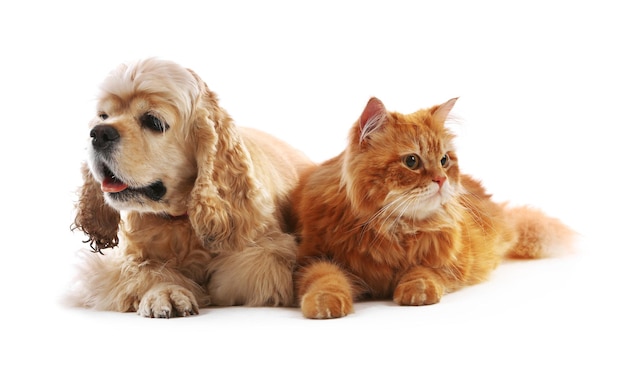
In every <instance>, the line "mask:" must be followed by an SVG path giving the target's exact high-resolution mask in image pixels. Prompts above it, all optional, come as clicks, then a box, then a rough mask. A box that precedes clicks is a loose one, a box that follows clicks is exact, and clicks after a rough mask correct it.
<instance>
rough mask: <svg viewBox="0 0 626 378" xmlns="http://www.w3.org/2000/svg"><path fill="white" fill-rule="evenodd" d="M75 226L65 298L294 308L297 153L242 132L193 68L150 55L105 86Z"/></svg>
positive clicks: (124, 305) (161, 308) (173, 311)
mask: <svg viewBox="0 0 626 378" xmlns="http://www.w3.org/2000/svg"><path fill="white" fill-rule="evenodd" d="M89 139H90V142H89V143H88V146H87V159H86V160H87V161H86V162H84V163H83V166H82V175H83V176H82V177H83V184H82V186H81V188H80V190H79V193H78V196H79V199H78V201H77V203H76V216H75V219H74V222H73V225H72V228H73V229H74V230H80V231H82V232H84V234H85V235H86V236H87V240H86V241H85V242H86V243H89V245H90V246H91V249H92V250H93V251H92V252H100V253H99V254H98V253H86V254H84V257H85V261H84V262H83V263H82V264H79V268H80V270H79V273H78V278H77V280H75V283H76V285H75V287H74V289H73V290H72V293H71V295H70V297H71V300H72V302H73V303H74V304H77V305H80V306H84V307H89V308H94V309H98V310H111V311H120V312H129V311H136V312H137V313H138V314H139V315H141V316H144V317H157V318H169V317H178V316H188V315H194V314H198V313H199V309H200V308H202V307H205V306H209V305H216V306H231V305H246V306H266V305H267V306H283V305H284V306H292V305H293V302H294V295H293V294H294V293H293V283H292V271H293V266H294V264H295V252H296V241H295V238H294V236H293V235H292V231H293V227H294V223H295V220H294V219H293V214H292V211H291V209H290V207H289V199H288V197H289V194H290V191H291V190H292V188H293V187H294V186H295V184H296V183H297V181H298V178H299V176H300V174H301V173H302V172H303V171H304V170H306V169H308V168H309V167H311V166H312V164H313V163H312V162H311V161H310V160H309V159H308V158H307V156H306V155H304V154H303V153H302V152H301V151H299V150H297V149H294V148H293V147H291V146H289V145H288V144H287V143H285V142H283V141H281V140H278V139H277V138H275V137H273V136H271V135H269V134H266V133H263V132H261V131H259V130H255V129H249V128H243V127H237V126H236V125H235V124H234V122H233V120H232V119H231V117H230V116H229V115H228V114H227V112H226V111H225V110H224V109H222V108H221V107H220V105H219V104H218V99H217V96H216V95H215V94H214V93H213V92H212V91H210V90H209V88H208V87H207V85H206V84H205V82H204V81H203V80H201V78H200V77H199V76H198V75H197V74H196V73H195V72H194V71H192V70H190V69H187V68H184V67H182V66H180V65H179V64H177V63H175V62H171V61H167V60H162V59H157V58H148V59H144V60H140V61H137V62H133V63H130V64H122V65H120V66H119V67H118V68H117V69H115V70H113V71H112V72H111V73H110V74H109V76H108V77H107V78H106V79H105V80H104V82H103V83H102V85H101V87H100V94H99V97H98V102H97V115H96V117H95V118H94V119H93V120H92V121H91V122H90V125H89Z"/></svg>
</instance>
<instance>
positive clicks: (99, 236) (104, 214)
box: [72, 164, 120, 253]
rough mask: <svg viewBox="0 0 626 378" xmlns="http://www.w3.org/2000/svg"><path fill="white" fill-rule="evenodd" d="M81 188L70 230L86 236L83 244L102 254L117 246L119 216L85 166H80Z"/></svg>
mask: <svg viewBox="0 0 626 378" xmlns="http://www.w3.org/2000/svg"><path fill="white" fill-rule="evenodd" d="M82 174H83V186H82V187H81V189H80V195H79V199H78V203H77V205H76V210H77V211H76V218H75V219H74V224H73V225H72V230H76V229H78V230H80V231H82V232H84V233H85V235H87V237H88V239H87V240H85V243H89V246H90V247H91V249H93V250H94V251H95V252H100V253H102V250H103V249H106V248H112V247H115V246H117V244H118V242H119V239H118V236H117V231H118V227H119V223H120V214H119V212H117V210H115V209H113V208H112V207H111V206H109V205H108V204H107V203H106V202H105V201H104V194H103V193H102V190H100V184H99V183H98V182H97V181H96V180H95V179H94V178H93V176H92V175H91V172H90V171H89V168H88V167H87V164H83V166H82Z"/></svg>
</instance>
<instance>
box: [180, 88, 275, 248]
mask: <svg viewBox="0 0 626 378" xmlns="http://www.w3.org/2000/svg"><path fill="white" fill-rule="evenodd" d="M198 80H199V81H200V82H201V83H202V84H203V86H204V90H203V93H202V95H201V99H200V101H199V103H198V104H197V105H196V107H195V120H192V122H194V124H193V126H192V127H193V131H192V134H193V136H192V138H193V139H194V143H195V148H196V164H197V166H198V175H197V178H196V181H195V184H194V187H193V189H192V191H191V196H190V202H189V209H188V210H189V211H188V213H189V220H190V221H191V224H192V226H193V227H194V229H195V232H196V234H197V236H198V237H199V238H200V240H202V242H203V244H204V245H205V247H207V248H212V249H214V250H219V249H228V250H232V249H241V248H243V247H244V246H245V245H246V244H249V243H251V242H252V241H254V240H255V239H256V235H257V234H258V233H260V232H264V231H265V230H264V228H265V227H267V226H268V222H267V219H269V218H268V217H271V214H273V211H274V208H273V205H272V202H271V198H270V197H269V196H268V194H267V193H266V192H265V191H264V190H262V189H261V187H260V184H259V182H258V181H257V180H256V179H255V178H254V167H253V166H252V159H251V157H250V153H249V151H248V149H247V148H246V147H245V145H244V142H243V139H242V138H241V136H240V134H239V132H238V130H237V128H236V126H235V125H234V124H233V121H232V119H231V118H230V116H229V115H228V114H227V113H226V112H225V111H224V110H223V109H222V108H220V107H219V105H218V102H217V97H216V96H215V94H214V93H212V92H211V91H209V89H208V88H207V87H206V84H204V82H202V81H201V80H200V79H199V78H198Z"/></svg>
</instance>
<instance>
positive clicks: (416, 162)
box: [402, 154, 422, 170]
mask: <svg viewBox="0 0 626 378" xmlns="http://www.w3.org/2000/svg"><path fill="white" fill-rule="evenodd" d="M402 162H403V163H404V165H406V166H407V168H409V169H413V170H415V169H418V168H419V167H421V165H422V161H421V160H420V157H419V156H417V155H415V154H411V155H406V156H405V157H404V158H402Z"/></svg>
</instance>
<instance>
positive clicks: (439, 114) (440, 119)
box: [431, 97, 459, 124]
mask: <svg viewBox="0 0 626 378" xmlns="http://www.w3.org/2000/svg"><path fill="white" fill-rule="evenodd" d="M458 99H459V98H458V97H455V98H453V99H450V100H448V101H447V102H446V103H444V104H441V105H439V106H435V107H433V108H432V110H431V112H432V115H433V119H434V120H435V122H437V123H439V124H444V123H445V122H446V119H448V115H450V111H451V110H452V108H453V107H454V104H455V103H456V100H458Z"/></svg>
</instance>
